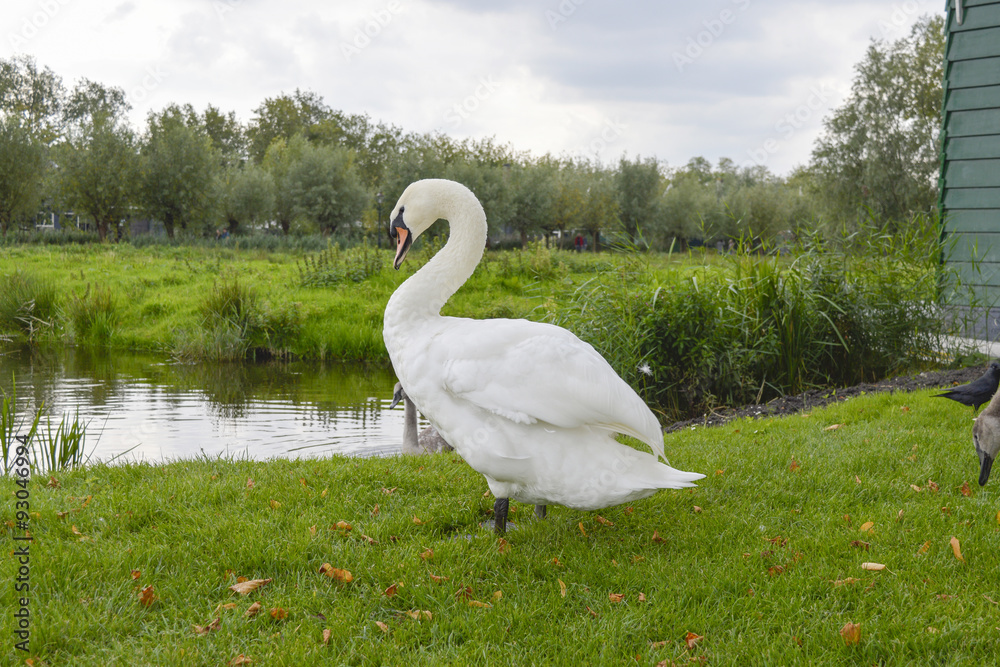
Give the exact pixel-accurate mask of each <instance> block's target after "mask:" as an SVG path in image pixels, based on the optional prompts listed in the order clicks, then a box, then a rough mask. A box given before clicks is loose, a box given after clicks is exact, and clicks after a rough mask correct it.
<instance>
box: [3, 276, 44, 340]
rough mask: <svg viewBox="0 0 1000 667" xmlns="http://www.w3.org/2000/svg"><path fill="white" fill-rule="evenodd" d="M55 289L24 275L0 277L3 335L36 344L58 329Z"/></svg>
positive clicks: (39, 280)
mask: <svg viewBox="0 0 1000 667" xmlns="http://www.w3.org/2000/svg"><path fill="white" fill-rule="evenodd" d="M57 309H58V292H57V291H56V288H55V286H54V285H53V284H52V283H50V282H48V281H46V280H42V279H40V278H37V277H35V276H33V275H31V274H29V273H25V272H23V271H14V272H13V273H8V274H6V275H4V276H0V335H3V336H5V337H7V338H9V339H12V340H15V341H18V342H29V343H33V342H36V341H37V340H38V338H39V337H40V336H42V335H43V334H45V333H51V332H52V331H53V330H54V329H55V325H56V314H57Z"/></svg>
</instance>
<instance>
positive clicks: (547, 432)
mask: <svg viewBox="0 0 1000 667" xmlns="http://www.w3.org/2000/svg"><path fill="white" fill-rule="evenodd" d="M439 218H444V219H447V220H448V221H449V222H450V223H451V234H450V237H449V241H448V243H447V244H446V245H445V247H444V248H443V249H442V250H441V251H440V252H439V253H438V254H437V255H435V256H434V257H433V258H432V259H431V260H430V261H429V262H428V263H427V264H426V265H425V266H424V267H423V268H422V269H420V270H419V271H418V272H417V273H416V274H414V275H413V276H411V277H410V278H409V279H408V280H407V281H406V282H404V283H403V284H402V285H401V286H400V287H399V288H398V289H397V290H396V292H395V293H394V294H393V295H392V297H391V298H390V299H389V303H388V305H387V306H386V310H385V328H384V331H383V336H384V338H385V343H386V347H387V349H388V351H389V356H390V358H391V359H392V363H393V367H394V369H395V371H396V375H397V376H398V377H399V380H400V382H401V383H402V384H403V386H405V387H406V393H407V395H408V396H409V397H410V399H411V400H412V401H413V402H414V404H415V405H416V406H417V408H418V409H419V410H420V412H422V413H423V414H424V416H425V417H427V419H428V420H429V421H430V422H431V423H432V424H433V425H434V426H435V427H436V428H437V429H438V431H440V432H441V434H442V435H443V436H444V437H445V438H446V440H447V441H448V442H449V443H450V444H451V445H452V446H453V447H454V448H455V451H456V452H458V453H459V455H460V456H462V458H464V459H465V460H466V461H467V462H468V463H469V465H470V466H472V468H473V469H475V470H476V471H478V472H480V473H481V474H483V475H484V476H485V477H486V480H487V482H488V484H489V486H490V490H491V491H492V492H493V494H494V495H495V496H496V497H497V498H514V499H516V500H520V501H522V502H528V503H533V504H536V505H545V504H551V503H555V504H560V505H565V506H568V507H572V508H576V509H598V508H601V507H608V506H610V505H616V504H619V503H624V502H629V501H631V500H635V499H637V498H643V497H646V496H649V495H652V494H653V493H655V492H656V491H657V490H659V489H663V488H680V487H685V486H693V482H694V480H697V479H700V478H702V477H703V476H704V475H701V474H698V473H689V472H683V471H680V470H675V469H674V468H671V467H670V466H668V465H666V464H664V463H661V462H659V460H658V457H661V458H662V457H664V452H663V437H662V434H661V431H660V427H659V424H658V423H657V421H656V417H655V416H654V415H653V413H652V412H651V411H650V410H649V408H648V407H647V406H646V404H645V403H644V402H643V401H642V399H641V398H639V396H638V395H637V394H636V393H635V391H633V390H632V388H631V387H629V386H628V384H627V383H626V382H625V381H623V380H622V379H621V378H620V377H618V375H617V374H616V373H615V372H614V370H613V369H612V368H611V366H610V365H609V364H608V363H607V361H606V360H605V359H604V358H603V357H601V355H600V354H598V353H597V352H596V351H595V350H594V349H593V348H592V347H591V346H590V345H588V344H587V343H585V342H583V341H581V340H580V339H579V338H577V337H576V336H574V335H573V334H572V333H570V332H569V331H567V330H565V329H562V328H560V327H557V326H554V325H550V324H541V323H537V322H529V321H527V320H509V319H490V320H471V319H465V318H455V317H442V316H441V315H440V309H441V307H442V306H443V305H444V303H445V302H446V301H447V300H448V298H449V297H450V296H451V295H452V294H453V293H454V292H455V291H456V290H457V289H458V288H459V287H460V286H461V285H462V284H463V283H464V282H465V281H466V280H467V279H468V278H469V276H470V275H471V274H472V272H473V270H475V267H476V265H477V264H478V263H479V260H480V259H481V257H482V253H483V248H484V246H485V241H486V216H485V214H484V213H483V210H482V206H480V204H479V202H478V200H477V199H476V198H475V195H473V194H472V193H471V192H470V191H469V190H468V189H467V188H465V187H464V186H462V185H460V184H457V183H454V182H452V181H442V180H427V181H418V182H416V183H413V184H412V185H410V186H409V187H408V188H407V189H406V191H405V192H404V193H403V195H402V196H401V197H400V199H399V203H398V204H397V205H396V207H395V209H394V210H393V213H392V219H393V220H394V221H395V220H399V221H401V222H402V223H403V224H405V225H406V228H407V229H408V230H409V233H410V234H412V236H413V237H414V238H415V237H416V236H418V235H419V234H420V233H421V232H423V231H424V230H425V229H427V227H429V226H430V225H431V224H433V223H434V222H435V221H436V220H438V219H439ZM401 259H402V257H400V258H398V260H399V261H401ZM614 433H624V434H627V435H630V436H633V437H635V438H637V439H639V440H641V441H642V442H644V443H646V444H647V445H648V446H649V447H650V448H651V449H652V450H653V452H654V454H649V453H646V452H640V451H637V450H635V449H633V448H631V447H627V446H625V445H622V444H621V443H619V442H617V441H616V440H614V438H613V437H612V436H613V434H614ZM664 460H665V459H664Z"/></svg>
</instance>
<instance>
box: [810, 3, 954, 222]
mask: <svg viewBox="0 0 1000 667" xmlns="http://www.w3.org/2000/svg"><path fill="white" fill-rule="evenodd" d="M943 58H944V19H943V18H942V17H940V16H933V17H929V16H925V17H923V18H921V19H920V20H919V21H918V22H917V23H916V24H915V25H914V26H913V28H912V29H911V32H910V34H909V36H907V37H904V38H902V39H899V40H896V41H894V42H891V43H886V42H884V41H878V40H873V41H872V43H871V45H870V46H869V47H868V51H867V53H866V54H865V57H864V59H863V60H862V61H861V63H860V64H858V65H857V67H856V68H855V76H854V80H853V82H852V84H851V95H850V97H849V98H848V99H847V100H846V101H845V102H844V104H843V106H841V107H840V108H839V109H837V110H836V111H835V112H834V113H833V115H832V116H830V117H829V118H827V119H825V120H824V123H823V124H824V133H823V135H822V136H821V137H820V138H819V139H818V140H817V142H816V145H815V147H814V149H813V155H812V168H813V170H814V172H815V173H816V175H817V177H818V179H819V181H820V191H821V192H822V193H823V194H824V196H825V198H826V201H827V203H828V205H829V207H830V208H831V210H832V212H833V213H834V215H835V216H836V217H839V218H841V219H852V218H854V217H855V216H857V215H858V214H859V213H860V212H861V211H863V210H864V209H865V208H868V209H870V210H871V211H872V212H873V213H874V214H875V215H876V217H877V218H878V219H881V220H883V221H886V222H887V223H888V224H889V225H890V226H893V225H895V224H897V223H898V222H900V221H902V220H904V219H906V218H907V217H908V216H909V214H911V213H913V212H916V211H930V210H932V208H933V207H934V204H935V202H936V199H937V192H936V179H935V174H936V171H937V169H938V167H939V164H938V163H939V154H938V151H939V145H938V144H939V134H940V126H941V95H942V92H941V80H942V62H943Z"/></svg>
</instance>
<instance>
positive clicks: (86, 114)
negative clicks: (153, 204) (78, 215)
mask: <svg viewBox="0 0 1000 667" xmlns="http://www.w3.org/2000/svg"><path fill="white" fill-rule="evenodd" d="M128 110H129V104H128V100H127V99H126V97H125V91H124V90H122V89H121V88H114V87H109V86H104V85H102V84H100V83H96V82H94V81H90V80H88V79H82V80H81V81H79V82H78V83H77V84H76V86H74V88H73V90H72V92H71V93H70V95H69V97H68V99H67V100H66V103H65V104H64V105H63V107H62V126H63V129H64V133H65V134H64V136H65V139H64V141H63V142H61V143H59V144H57V145H56V146H55V147H54V150H53V158H54V162H55V164H56V165H58V167H57V173H58V176H57V178H56V179H55V181H56V183H57V187H56V189H57V191H58V196H59V197H60V198H61V199H62V200H63V201H64V202H65V204H66V205H67V206H69V207H71V208H76V209H79V210H80V211H83V212H84V213H85V214H86V215H87V216H89V217H90V218H91V219H93V221H94V224H95V225H96V226H97V232H98V234H99V235H100V237H101V240H102V241H103V240H106V239H107V236H108V232H109V231H110V230H111V229H112V228H114V229H117V228H118V225H119V224H120V223H121V222H123V221H124V220H125V219H127V218H128V216H129V214H130V213H131V207H132V205H133V204H134V203H135V194H136V184H137V179H138V174H139V163H138V155H137V142H136V137H135V133H134V132H133V131H132V129H131V128H130V127H129V125H128V122H127V121H126V118H125V114H126V113H127V112H128Z"/></svg>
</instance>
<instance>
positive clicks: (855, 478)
mask: <svg viewBox="0 0 1000 667" xmlns="http://www.w3.org/2000/svg"><path fill="white" fill-rule="evenodd" d="M854 483H855V484H860V483H861V478H860V477H858V476H857V475H855V476H854Z"/></svg>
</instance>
